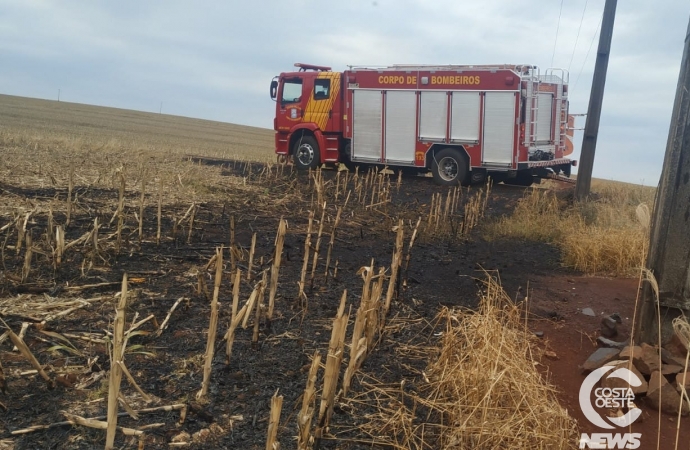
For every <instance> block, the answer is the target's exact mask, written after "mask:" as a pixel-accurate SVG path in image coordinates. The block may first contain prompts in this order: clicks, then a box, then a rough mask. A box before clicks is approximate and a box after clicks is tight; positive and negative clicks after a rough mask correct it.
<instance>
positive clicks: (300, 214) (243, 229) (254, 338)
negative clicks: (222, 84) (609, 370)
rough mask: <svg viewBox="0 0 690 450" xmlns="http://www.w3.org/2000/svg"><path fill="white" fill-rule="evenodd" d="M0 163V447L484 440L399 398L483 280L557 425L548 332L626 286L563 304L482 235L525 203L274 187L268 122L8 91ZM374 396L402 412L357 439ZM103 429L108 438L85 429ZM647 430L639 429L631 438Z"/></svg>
mask: <svg viewBox="0 0 690 450" xmlns="http://www.w3.org/2000/svg"><path fill="white" fill-rule="evenodd" d="M269 106H270V105H269ZM0 153H1V154H2V161H0V246H1V248H0V250H1V251H0V258H1V261H0V270H2V278H0V314H1V317H2V319H3V320H4V322H5V323H6V326H7V327H8V328H9V329H11V330H12V331H13V332H14V333H16V335H14V334H7V335H4V336H3V337H2V338H0V339H1V340H2V346H1V347H0V362H1V363H2V368H3V372H4V385H5V386H6V390H3V391H4V392H3V395H0V402H1V403H2V404H1V405H0V419H1V420H2V423H1V424H0V434H1V435H0V439H2V441H0V448H3V447H2V445H5V446H6V448H16V449H29V448H55V449H91V448H101V447H104V446H105V445H106V443H107V442H108V441H107V439H110V438H111V437H112V436H114V445H115V447H118V448H123V447H125V448H137V447H138V448H175V447H184V448H242V449H259V448H275V447H273V444H274V443H276V444H280V448H285V449H290V448H315V449H316V448H321V449H336V448H338V449H360V448H371V447H372V446H374V447H376V446H377V445H379V446H381V448H414V449H435V448H491V447H490V446H487V447H471V446H472V445H474V444H476V443H477V442H484V441H481V439H480V440H477V439H479V438H477V437H476V435H475V436H474V437H471V438H470V437H466V436H465V437H463V436H462V435H458V434H454V435H452V436H451V437H449V436H448V435H447V434H444V433H443V432H442V431H443V430H442V428H440V427H438V426H436V425H434V424H438V423H441V422H442V421H443V420H444V418H445V416H444V413H443V412H441V411H440V410H439V409H437V408H436V409H435V408H434V407H431V406H430V405H428V404H427V405H422V404H421V403H420V404H417V403H415V401H416V400H415V399H419V398H428V397H427V396H426V393H428V392H429V389H430V387H432V386H433V383H434V382H435V380H437V379H435V378H434V375H433V373H434V371H438V367H440V366H439V364H440V362H439V361H443V359H441V360H439V356H441V355H443V354H444V353H443V350H442V349H443V348H445V347H443V344H444V342H445V341H446V340H447V338H446V337H445V336H446V335H447V334H448V333H447V332H448V331H449V329H448V328H447V327H448V322H449V320H450V319H448V318H446V319H445V320H441V319H439V314H440V313H441V312H442V311H445V314H446V315H447V314H450V313H449V311H454V310H456V309H457V310H463V311H468V310H470V309H475V308H476V307H477V306H478V304H479V299H480V296H479V295H478V294H479V293H481V292H486V289H487V288H486V286H487V285H486V284H485V281H486V277H487V272H488V273H489V274H491V275H493V276H496V275H498V276H499V277H500V280H501V284H502V287H503V289H504V290H505V292H507V293H508V294H505V293H504V294H501V295H500V296H499V297H500V298H504V297H506V296H507V297H508V299H509V300H510V299H513V300H515V299H516V298H517V297H518V293H520V292H522V293H525V292H529V293H530V294H532V293H533V292H534V294H533V295H534V297H535V298H536V299H538V302H537V303H536V304H535V305H538V306H539V307H540V308H541V310H539V311H534V310H532V312H531V314H533V316H530V317H533V318H534V319H535V320H531V319H530V321H529V323H530V327H533V326H534V327H537V328H540V329H542V330H544V329H546V330H547V337H548V340H538V339H532V340H531V341H530V342H531V344H530V346H533V348H534V355H533V357H534V360H535V361H537V366H536V367H538V368H540V369H541V370H540V373H542V374H547V373H549V369H548V366H549V364H550V363H549V361H548V360H546V359H544V360H541V359H540V354H541V352H542V351H543V350H546V349H547V348H550V349H553V350H555V352H556V353H557V354H558V355H561V356H562V357H561V358H560V359H559V360H558V364H562V365H563V367H560V366H559V367H558V369H559V370H561V369H562V370H563V371H564V372H567V368H568V367H570V368H571V370H570V378H567V379H564V380H563V381H561V378H559V377H560V375H558V376H557V377H553V378H552V377H551V376H549V375H546V376H545V378H549V379H551V381H552V382H553V383H555V386H551V387H548V388H546V387H545V391H544V392H545V393H544V394H543V396H542V397H538V398H541V399H544V398H547V399H558V400H559V401H561V402H562V406H564V407H566V408H568V411H569V412H571V411H572V405H570V403H569V402H570V401H571V400H572V399H571V396H570V393H572V390H573V389H576V388H575V387H574V386H573V384H577V385H578V387H579V383H580V382H581V379H583V378H584V376H583V375H580V374H579V373H577V365H578V364H581V363H582V361H583V360H584V359H585V358H586V357H587V355H585V353H586V352H587V351H588V350H589V349H588V348H587V346H584V347H583V346H582V345H580V347H579V349H578V352H575V351H574V350H573V349H571V348H570V347H567V348H565V347H562V346H561V342H560V341H559V339H560V337H561V335H562V336H566V335H567V336H568V339H569V341H567V342H566V341H564V342H563V343H562V345H564V346H571V345H572V344H573V343H572V339H573V338H572V334H568V333H566V332H565V331H559V330H562V328H567V327H569V326H573V327H576V328H577V329H575V328H573V330H571V331H573V332H575V334H576V335H577V333H576V331H579V330H584V333H591V330H589V329H588V327H590V324H587V323H584V322H582V321H581V318H580V317H579V316H580V315H579V313H578V311H579V309H580V308H582V307H583V306H585V305H581V304H580V303H578V302H580V301H584V302H594V303H593V304H592V303H589V304H586V306H589V305H599V306H600V307H601V309H602V310H608V309H611V308H616V306H620V309H621V311H629V310H631V309H632V304H633V303H632V302H633V301H634V295H635V289H636V287H635V282H634V281H633V282H628V281H626V282H627V284H626V285H625V286H624V287H622V288H620V290H621V292H622V293H621V294H618V297H621V298H618V300H617V301H618V302H619V303H616V302H617V301H616V300H614V299H613V296H610V297H609V296H602V298H600V299H593V298H591V297H588V298H584V299H582V298H576V297H572V298H568V299H567V300H566V301H562V300H561V297H565V294H562V293H561V292H560V291H558V293H557V294H554V292H556V286H558V289H561V285H560V283H565V281H563V280H565V279H573V278H576V279H578V280H579V278H577V277H578V276H579V275H580V273H579V272H574V271H573V269H572V268H565V267H563V266H562V258H561V249H560V248H559V247H558V246H557V245H555V244H552V243H544V242H539V241H537V240H521V239H515V238H514V236H510V237H502V236H500V235H498V234H497V235H495V236H492V239H491V240H486V239H484V238H483V237H482V236H483V232H484V230H483V227H484V224H485V223H486V222H487V221H497V222H498V221H499V218H501V217H503V216H504V215H506V216H508V215H510V214H511V213H512V212H513V211H514V209H515V208H516V206H517V205H518V203H519V202H520V200H521V199H522V198H523V197H524V196H525V194H526V193H525V190H524V188H517V187H511V186H504V185H497V186H491V185H484V186H475V187H472V188H469V189H468V188H462V189H459V188H451V189H449V188H442V187H438V186H435V185H434V184H432V182H431V180H430V179H426V178H407V177H402V178H401V177H399V176H398V174H397V173H394V174H392V175H383V174H380V173H377V172H375V171H362V172H361V173H360V172H358V173H349V172H346V171H345V172H337V171H335V170H323V171H316V172H313V173H309V174H307V173H293V172H292V170H291V167H290V166H287V167H281V166H277V165H273V164H271V163H270V162H269V163H267V161H272V160H273V155H272V133H271V132H270V131H268V130H261V129H252V128H248V127H239V126H234V125H229V124H221V123H213V122H207V121H198V120H195V119H185V118H179V117H172V116H165V115H162V116H161V115H156V114H146V113H137V112H132V111H122V110H114V109H109V108H98V107H92V106H86V105H74V104H66V103H59V104H58V103H55V102H47V101H41V100H32V99H21V98H17V97H7V96H0ZM396 272H397V275H396ZM125 280H126V281H125ZM544 280H546V281H544ZM597 280H603V279H597ZM605 281H606V280H603V282H605ZM530 282H534V284H532V285H529V286H528V284H527V283H530ZM578 282H579V281H578ZM535 285H536V287H535ZM489 286H491V288H492V289H494V288H495V284H489ZM578 287H579V284H578ZM528 288H529V291H528V290H527V289H528ZM617 289H618V288H617ZM567 295H568V296H570V292H568V294H567ZM501 301H503V300H501ZM535 305H533V306H535ZM485 309H486V308H485ZM499 309H500V308H499ZM491 311H492V312H491V314H496V312H495V311H494V310H491ZM515 311H517V313H518V314H520V312H519V310H518V309H516V310H515ZM610 312H613V311H610ZM552 313H555V314H552ZM624 316H625V315H624ZM500 317H502V316H500V314H499V319H498V322H497V323H506V324H508V325H510V324H511V323H512V324H513V325H511V326H513V328H511V333H512V334H510V335H511V336H513V335H519V336H522V335H521V334H519V333H518V331H520V330H517V329H514V328H515V327H514V324H515V323H514V322H509V323H508V322H501V320H503V319H501V318H500ZM544 317H547V318H548V320H545V319H544ZM625 317H627V316H625ZM543 320H545V321H544V322H542V321H543ZM519 323H522V322H519ZM571 324H572V325H571ZM547 326H548V327H554V328H553V330H552V329H551V328H546V327H547ZM467 327H468V329H469V328H471V327H472V326H471V325H467ZM559 327H560V328H559ZM453 333H455V331H454V332H453ZM516 333H517V334H516ZM521 333H523V334H524V333H526V330H525V329H522V330H521ZM527 335H528V336H529V334H528V333H527ZM19 336H21V341H20V340H19ZM499 341H500V339H499V340H498V341H496V342H499ZM16 342H20V343H21V342H24V343H25V344H26V347H27V349H26V350H27V351H28V352H30V353H31V356H33V358H35V361H36V362H35V363H32V362H31V356H29V355H28V352H27V351H25V352H24V353H22V352H21V351H14V349H13V347H14V345H15V344H16ZM587 343H588V341H587ZM18 347H21V345H19V346H18ZM530 348H532V347H530ZM583 348H584V350H583ZM18 350H19V349H18ZM565 355H568V356H565ZM522 356H524V355H522ZM522 356H521V357H522ZM482 361H484V360H482ZM539 361H541V362H540V363H539ZM528 363H529V364H530V365H532V366H533V367H534V364H532V362H531V360H528ZM568 364H569V365H568ZM521 367H522V366H521ZM435 368H436V369H435ZM39 369H40V370H39ZM536 374H537V372H536V371H535V373H532V372H528V375H529V376H530V377H532V378H534V377H536V376H537V375H536ZM558 374H560V372H558ZM480 375H481V373H474V374H473V376H475V377H476V376H480ZM429 376H431V379H429V378H428V377H429ZM516 379H517V378H516ZM346 380H347V382H346ZM0 381H2V379H0ZM535 383H540V382H539V381H538V380H536V381H535ZM540 384H543V383H540ZM544 385H545V384H544ZM118 391H119V394H118ZM393 393H395V395H397V393H399V394H400V397H399V398H398V397H395V398H393V397H390V398H387V397H386V396H391V395H394V394H393ZM468 398H471V397H468ZM499 399H501V401H504V400H505V398H503V397H499ZM443 401H444V402H448V398H447V397H443ZM396 402H398V403H396ZM542 403H543V402H542ZM396 404H400V405H404V406H405V408H406V409H405V411H408V409H407V408H409V411H412V413H411V414H412V415H411V416H410V417H407V416H406V417H402V416H398V419H401V420H400V421H398V422H395V423H394V425H395V426H393V425H391V428H389V429H388V430H387V434H386V435H385V436H384V435H380V434H377V433H376V432H375V427H376V426H377V425H376V424H377V423H379V422H376V421H377V420H380V419H381V418H385V417H387V416H386V414H389V413H390V412H391V411H394V410H398V408H393V406H394V405H396ZM415 405H417V406H418V408H416V406H415ZM565 405H568V406H565ZM465 406H466V405H465ZM554 408H555V409H554V410H558V411H561V410H562V409H561V408H558V407H554ZM399 410H400V412H401V413H402V412H403V408H400V409H399ZM109 414H110V417H111V419H112V417H113V415H114V414H119V417H118V420H117V426H118V427H121V428H119V429H117V430H105V429H101V428H103V427H104V426H105V425H106V421H107V419H108V415H109ZM457 414H465V412H463V411H462V410H460V411H458V412H457ZM648 414H650V415H653V414H655V413H654V411H651V410H650V411H649V413H648ZM535 417H539V416H535ZM85 419H95V420H85ZM398 419H396V420H398ZM408 419H409V421H408ZM577 419H578V421H579V423H578V424H579V425H583V423H582V422H581V420H584V419H581V417H577ZM454 420H457V417H456V419H454ZM525 420H526V422H525V423H534V422H533V420H534V418H531V419H529V420H532V422H529V421H527V419H525ZM554 420H555V421H557V422H558V423H559V424H560V425H559V426H561V430H562V431H559V433H558V437H559V440H557V441H553V440H545V441H544V442H547V443H548V444H544V445H543V446H542V447H539V446H538V445H535V448H558V446H556V447H554V445H562V448H576V442H574V441H572V442H571V439H572V436H574V434H573V430H574V422H569V421H568V419H567V417H562V416H559V418H558V419H557V420H556V419H554ZM684 420H685V422H683V424H684V425H685V426H684V430H683V433H682V436H684V437H685V439H686V440H685V442H687V440H688V439H690V436H688V431H687V428H688V426H687V419H684ZM108 422H109V423H110V424H111V425H112V424H113V421H112V420H110V421H108ZM663 422H664V426H665V427H666V428H664V430H666V431H663V430H662V434H664V435H668V438H669V439H672V438H673V437H675V423H671V422H669V420H667V419H666V417H664V421H663ZM477 423H479V422H472V427H470V428H472V429H473V430H477V429H478V426H477ZM310 424H311V426H309V425H310ZM427 424H428V425H427ZM637 425H638V424H636V426H637ZM655 425H656V421H655V420H653V419H649V420H645V422H644V423H641V424H640V426H642V427H644V428H643V433H647V435H649V442H652V440H653V441H654V442H655V441H656V439H655V437H656V429H655V428H654V426H655ZM480 428H481V427H479V429H480ZM506 429H507V428H506ZM420 433H421V434H420ZM107 436H108V437H107ZM420 436H421V438H420ZM406 438H408V440H407V441H405V439H406ZM521 438H523V437H521ZM560 438H563V439H560ZM391 439H394V440H392V441H391ZM420 439H421V440H420ZM548 439H554V436H549V437H548ZM267 442H268V444H267ZM402 442H405V443H404V444H402ZM485 442H487V445H493V443H495V442H502V443H504V444H505V442H515V441H510V440H504V441H492V440H486V441H485ZM553 442H559V443H560V444H553ZM664 442H669V443H672V442H673V441H672V440H669V441H664ZM460 443H462V445H461V444H460ZM443 444H446V445H447V447H443ZM463 445H464V446H463ZM467 445H470V447H468V446H467ZM267 446H268V447H267ZM642 448H651V447H642ZM662 448H673V447H672V446H669V447H662Z"/></svg>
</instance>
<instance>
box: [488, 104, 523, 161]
mask: <svg viewBox="0 0 690 450" xmlns="http://www.w3.org/2000/svg"><path fill="white" fill-rule="evenodd" d="M516 105H517V93H516V92H487V93H486V94H485V97H484V136H483V139H482V144H483V145H482V162H483V163H484V164H487V165H494V166H511V165H512V163H513V152H514V149H515V130H516V125H517V124H516V116H515V109H516Z"/></svg>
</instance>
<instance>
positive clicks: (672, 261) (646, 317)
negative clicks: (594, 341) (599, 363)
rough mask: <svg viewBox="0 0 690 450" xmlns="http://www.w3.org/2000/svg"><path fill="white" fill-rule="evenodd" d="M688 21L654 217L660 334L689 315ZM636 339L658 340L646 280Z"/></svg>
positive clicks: (652, 256) (652, 253)
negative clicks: (672, 323) (678, 318)
mask: <svg viewBox="0 0 690 450" xmlns="http://www.w3.org/2000/svg"><path fill="white" fill-rule="evenodd" d="M689 39H690V23H689V24H688V30H687V32H686V35H685V49H684V50H683V58H682V61H681V66H680V76H679V78H678V86H677V88H676V99H675V103H674V105H673V114H672V116H671V127H670V130H669V134H668V142H667V144H666V156H665V157H664V165H663V168H662V170H661V179H660V180H659V187H658V189H657V194H656V201H655V205H654V215H653V216H652V223H651V234H650V242H649V256H648V257H647V268H648V269H650V270H651V271H652V273H653V274H654V276H655V278H656V280H657V283H658V285H659V304H660V306H661V337H662V341H665V340H666V339H667V338H669V337H670V336H671V333H672V329H671V321H672V320H673V318H674V317H676V316H678V315H680V314H681V312H682V311H683V310H684V311H685V312H686V314H688V313H690V278H689V276H690V41H689ZM638 317H639V320H638V325H637V326H636V328H635V341H637V342H648V343H652V342H656V339H657V338H658V334H657V333H658V330H657V328H658V320H657V315H656V297H655V293H654V291H653V289H652V287H651V285H650V284H649V283H645V287H644V290H643V292H642V302H641V303H640V305H638Z"/></svg>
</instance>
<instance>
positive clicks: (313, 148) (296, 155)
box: [292, 136, 321, 170]
mask: <svg viewBox="0 0 690 450" xmlns="http://www.w3.org/2000/svg"><path fill="white" fill-rule="evenodd" d="M292 160H293V162H294V163H295V167H297V168H298V169H301V170H307V169H315V168H317V167H318V166H319V164H320V163H321V154H320V153H319V144H318V143H317V142H316V139H314V138H313V137H312V136H304V137H301V138H300V139H299V140H298V141H297V142H295V150H294V151H293V152H292Z"/></svg>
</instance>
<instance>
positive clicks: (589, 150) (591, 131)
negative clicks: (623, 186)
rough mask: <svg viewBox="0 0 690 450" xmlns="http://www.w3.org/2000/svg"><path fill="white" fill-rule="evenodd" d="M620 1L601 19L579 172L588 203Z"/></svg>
mask: <svg viewBox="0 0 690 450" xmlns="http://www.w3.org/2000/svg"><path fill="white" fill-rule="evenodd" d="M616 3H617V0H606V4H605V6H604V17H603V18H602V19H601V34H600V35H599V49H598V50H597V61H596V64H595V65H594V77H593V78H592V91H591V92H590V94H589V108H588V109H587V121H586V122H585V134H584V137H583V139H582V151H581V152H580V161H579V162H578V166H579V168H578V169H577V185H576V186H575V198H576V199H578V200H584V199H585V198H586V197H587V196H588V195H589V188H590V186H591V184H592V169H593V168H594V151H595V150H596V148H597V135H598V134H599V119H600V118H601V104H602V103H603V101H604V85H605V84H606V70H607V69H608V66H609V53H611V38H612V36H613V21H614V19H615V18H616Z"/></svg>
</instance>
